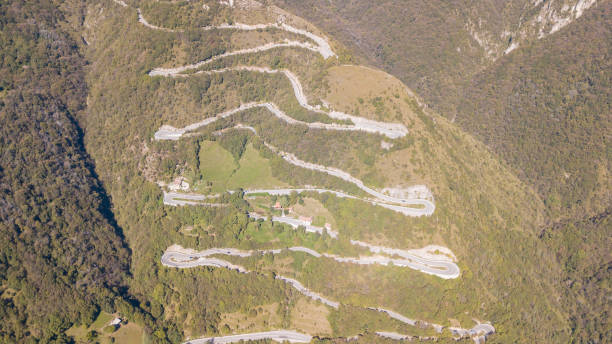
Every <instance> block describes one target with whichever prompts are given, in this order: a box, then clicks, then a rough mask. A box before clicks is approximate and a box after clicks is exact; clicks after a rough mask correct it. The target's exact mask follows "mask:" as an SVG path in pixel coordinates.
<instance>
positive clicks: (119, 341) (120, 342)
mask: <svg viewBox="0 0 612 344" xmlns="http://www.w3.org/2000/svg"><path fill="white" fill-rule="evenodd" d="M116 316H117V315H116V314H109V313H106V312H100V314H99V315H98V318H97V319H96V320H95V321H94V322H93V323H92V324H91V325H90V326H89V327H85V326H78V327H76V326H73V327H71V328H70V329H69V330H68V331H67V332H66V334H68V335H69V336H71V337H73V338H74V340H75V342H76V343H91V342H92V341H91V340H90V339H88V337H90V338H91V336H88V334H89V333H91V331H95V333H96V335H95V337H94V338H95V339H93V340H94V342H97V343H101V344H105V343H115V344H139V343H144V333H143V331H142V327H141V326H139V325H137V324H135V323H133V322H130V323H128V324H123V325H121V327H119V329H117V330H116V331H115V332H112V333H111V332H106V331H105V328H107V326H108V324H109V323H110V322H111V320H113V319H114V318H115V317H116ZM111 338H112V339H111Z"/></svg>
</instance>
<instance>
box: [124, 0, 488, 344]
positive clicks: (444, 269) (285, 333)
mask: <svg viewBox="0 0 612 344" xmlns="http://www.w3.org/2000/svg"><path fill="white" fill-rule="evenodd" d="M113 1H114V2H115V3H117V4H118V5H120V6H122V7H129V6H128V5H127V4H126V3H125V2H124V1H121V0H113ZM222 2H223V3H226V4H227V5H229V6H230V7H233V5H234V1H233V0H226V1H222ZM204 6H206V5H204ZM136 10H137V13H138V21H139V22H140V23H141V24H142V25H143V26H145V27H147V28H149V29H153V30H159V31H165V32H181V31H182V30H174V29H169V28H163V27H159V26H156V25H153V24H151V23H149V22H148V21H147V20H146V19H145V18H144V16H143V15H142V12H141V10H140V9H136ZM268 28H272V29H279V30H284V31H287V32H292V33H295V34H298V35H301V36H303V37H305V38H307V39H308V40H309V41H308V42H300V41H295V40H288V39H285V40H284V41H282V42H275V43H267V44H264V45H261V46H258V47H254V48H248V49H241V50H236V51H231V52H227V53H224V54H220V55H217V56H214V57H211V58H210V59H207V60H204V61H200V62H198V63H194V64H191V65H187V66H181V67H176V68H168V69H162V68H156V69H154V70H152V71H151V72H150V73H149V75H150V76H165V77H187V76H188V75H189V74H183V73H185V72H187V71H190V70H195V69H198V68H201V67H203V66H205V65H206V64H208V63H211V62H213V61H216V60H218V59H222V58H225V57H230V56H237V55H243V54H252V53H258V52H263V51H268V50H272V49H279V48H301V49H306V50H310V51H313V52H317V53H319V54H320V55H321V56H322V57H323V58H324V59H328V58H330V57H332V56H336V55H335V53H334V52H333V51H332V49H331V47H330V45H329V43H328V41H327V39H325V38H323V37H321V36H318V35H315V34H313V33H311V32H309V31H307V30H302V29H298V28H295V27H293V26H290V25H288V24H285V23H273V24H257V25H248V24H241V23H235V24H221V25H217V26H208V27H202V28H201V29H202V30H245V31H249V30H259V29H268ZM313 42H314V44H313ZM233 71H251V72H258V73H268V74H274V73H282V74H284V76H285V77H287V79H288V80H289V82H290V83H291V85H292V88H293V92H294V95H295V97H296V99H297V101H298V103H299V104H300V106H302V107H303V108H305V109H307V110H309V111H312V112H316V113H321V114H325V115H327V116H329V117H330V118H333V119H338V120H348V121H351V122H352V123H353V124H352V125H349V124H337V123H332V124H327V123H307V122H302V121H298V120H296V119H293V118H291V117H290V116H288V115H287V114H285V113H284V112H283V111H281V110H280V109H279V108H278V106H276V105H275V104H273V103H270V102H259V103H248V104H242V105H241V106H240V107H238V108H236V109H231V110H228V111H226V112H224V113H221V114H218V115H216V116H215V117H212V118H208V119H205V120H203V121H201V122H198V123H195V124H192V125H189V126H186V127H184V128H179V129H177V128H173V127H171V126H167V125H166V126H162V128H160V130H159V131H158V132H156V133H155V139H156V140H178V139H180V138H181V137H182V136H183V135H184V134H186V133H187V132H189V131H193V130H195V129H198V128H201V127H203V126H206V125H208V124H210V123H213V122H214V121H217V120H219V119H222V118H226V117H229V116H231V115H233V114H236V113H238V112H240V111H245V110H248V109H251V108H255V107H263V108H266V109H267V110H268V111H270V112H271V113H272V114H273V115H275V116H276V117H278V118H280V119H282V120H284V121H286V122H288V123H290V124H296V125H298V124H299V125H306V126H308V127H309V128H315V129H324V130H346V131H348V130H351V131H357V130H359V131H364V132H370V133H377V134H382V135H385V136H387V137H389V138H391V139H396V138H400V137H403V136H406V135H407V133H408V131H407V129H406V127H405V126H404V125H402V124H399V123H383V122H378V121H373V120H369V119H366V118H362V117H357V116H353V115H350V114H346V113H342V112H338V111H334V110H328V109H327V108H322V107H320V106H312V105H310V104H309V103H308V100H307V97H306V95H305V93H304V91H303V88H302V85H301V83H300V81H299V79H298V78H297V76H296V75H295V74H294V73H292V72H291V71H289V70H274V69H269V68H264V67H249V66H238V67H228V68H223V69H219V70H210V71H205V70H202V71H197V72H196V74H198V73H208V74H212V73H226V72H233ZM249 128H250V129H252V130H253V131H254V129H253V128H251V127H249ZM275 151H276V152H277V153H278V154H279V155H281V156H282V157H283V159H285V160H286V161H288V162H289V163H291V164H293V165H296V166H300V167H302V168H306V169H311V170H316V171H319V172H323V173H327V174H329V175H332V176H335V177H338V178H341V179H343V180H345V181H347V182H350V183H352V184H354V185H356V186H357V187H359V188H360V189H361V190H363V191H364V192H366V193H368V194H369V195H370V196H372V197H373V199H361V200H363V201H367V202H370V203H371V204H375V205H379V206H382V207H385V208H388V209H392V210H395V211H398V212H401V213H403V214H405V215H407V216H422V215H431V214H433V212H434V210H435V205H434V203H433V198H432V197H425V198H422V197H421V198H418V197H417V198H410V197H408V198H407V197H398V196H397V195H394V194H391V195H390V194H386V193H384V192H380V191H378V190H374V189H372V188H369V187H367V186H366V185H365V184H363V182H362V181H360V180H359V179H357V178H355V177H353V176H351V175H350V174H349V173H347V172H344V171H342V170H339V169H336V168H332V167H326V166H322V165H317V164H313V163H309V162H305V161H302V160H300V159H298V158H297V157H296V156H295V155H294V154H291V153H287V152H282V151H279V150H275ZM296 190H303V191H317V192H331V193H335V194H336V195H337V196H339V197H347V198H354V199H360V198H357V197H355V196H350V195H348V194H345V193H342V192H338V191H332V190H324V189H278V190H250V191H248V192H251V193H261V192H264V193H270V194H287V193H290V192H292V191H296ZM383 191H385V190H383ZM427 192H428V193H429V191H428V190H427ZM245 193H246V192H245ZM429 194H430V193H429ZM209 198H214V197H211V196H205V195H198V194H182V193H170V192H169V193H166V192H164V204H167V205H172V206H184V205H205V206H226V205H225V204H217V203H206V202H204V201H205V200H207V199H209ZM406 205H419V206H422V208H409V207H406ZM252 217H255V216H252ZM272 220H273V221H277V222H283V223H287V224H289V225H291V226H293V227H297V226H301V225H304V224H303V223H302V222H301V221H299V220H296V219H293V218H290V217H284V216H281V217H273V218H272ZM305 228H306V230H307V231H312V232H317V233H319V234H321V233H322V228H320V227H316V226H310V225H306V226H305ZM328 232H329V233H330V235H331V236H333V237H334V238H335V237H337V235H338V234H337V233H336V232H333V231H328ZM350 242H351V244H353V245H357V246H360V247H364V248H367V249H368V250H369V251H370V252H372V253H375V254H377V255H373V256H361V257H341V256H338V255H332V254H327V253H319V252H317V251H315V250H312V249H310V248H306V247H300V246H296V247H289V248H286V249H284V250H289V251H293V252H302V253H305V254H309V255H311V256H314V257H316V258H322V257H325V258H331V259H334V260H336V261H338V262H345V263H353V264H381V265H390V264H393V265H396V266H401V267H409V268H412V269H416V270H419V271H422V272H424V273H429V274H432V275H436V276H438V277H441V278H457V277H458V276H459V268H458V266H457V265H456V264H455V263H454V261H453V260H454V255H453V254H452V252H451V251H450V250H448V249H447V248H444V247H439V246H428V247H425V248H422V249H419V250H400V249H393V248H387V247H382V246H375V245H371V244H368V243H365V242H361V241H357V240H351V241H350ZM282 251H283V249H274V250H259V251H242V250H238V249H232V248H212V249H208V250H205V251H201V252H195V251H193V250H187V249H183V248H182V247H179V246H171V247H169V248H168V249H167V250H166V252H164V254H163V256H162V259H161V260H162V264H163V265H165V266H168V267H174V268H191V267H196V266H212V267H217V268H226V269H231V270H235V271H238V272H241V273H249V271H248V270H246V269H245V268H243V267H241V266H239V265H235V264H232V263H230V262H228V261H225V260H223V259H219V258H216V257H212V256H214V255H230V256H238V257H249V256H251V255H253V254H264V253H272V254H279V253H281V252H282ZM394 257H400V258H394ZM276 278H277V279H280V280H283V281H285V282H286V283H288V284H290V285H292V286H293V287H294V288H295V289H297V290H298V291H300V292H301V293H303V294H304V295H307V296H309V297H310V298H312V299H315V300H318V301H320V302H322V303H324V304H326V305H328V306H330V307H334V308H339V305H340V304H339V303H338V302H335V301H331V300H329V299H327V298H325V297H323V296H321V295H319V294H317V293H315V292H313V291H311V290H309V289H307V288H305V287H304V286H303V285H302V284H301V283H300V282H299V281H297V280H295V279H292V278H288V277H283V276H280V275H277V276H276ZM373 309H375V310H377V311H380V312H385V313H386V314H387V315H389V316H390V317H391V318H394V319H396V320H398V321H401V322H404V323H406V324H409V325H412V326H416V325H417V323H423V324H427V325H431V326H433V327H434V328H435V329H436V330H437V331H438V332H440V331H441V330H442V326H441V325H437V324H429V323H426V322H421V321H416V320H413V319H410V318H407V317H405V316H403V315H401V314H399V313H395V312H393V311H390V310H386V309H383V308H373ZM449 330H450V331H451V333H452V334H454V335H458V336H459V338H464V337H472V338H474V340H475V341H477V342H479V341H480V340H481V339H483V340H484V338H486V336H487V335H489V334H492V333H494V332H495V328H494V327H493V326H492V325H491V324H488V323H479V324H477V325H476V326H474V327H473V328H472V329H469V330H468V329H463V328H457V327H449ZM376 333H377V334H378V335H380V336H384V337H387V338H393V339H396V340H403V339H407V338H408V337H409V336H406V335H402V334H398V333H394V332H384V331H380V332H376ZM265 339H270V340H274V341H278V342H282V341H288V342H291V343H309V342H310V341H311V340H312V337H311V336H310V335H307V334H302V333H299V332H295V331H290V330H277V331H268V332H256V333H246V334H238V335H231V336H221V337H208V338H200V339H194V340H190V341H188V342H186V343H185V344H187V343H190V344H202V343H234V342H238V341H244V340H265Z"/></svg>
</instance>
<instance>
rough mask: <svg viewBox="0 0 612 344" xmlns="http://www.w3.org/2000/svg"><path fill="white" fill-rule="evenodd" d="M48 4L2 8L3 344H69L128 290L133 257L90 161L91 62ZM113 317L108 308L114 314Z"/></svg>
mask: <svg viewBox="0 0 612 344" xmlns="http://www.w3.org/2000/svg"><path fill="white" fill-rule="evenodd" d="M61 21H62V14H61V13H60V12H59V11H58V10H57V9H56V7H55V6H54V4H53V3H52V2H49V1H31V2H23V1H8V2H7V1H3V2H2V3H1V4H0V46H1V47H2V48H1V49H0V132H1V133H0V294H1V295H2V297H1V298H0V319H2V321H1V322H0V342H2V343H25V342H37V341H39V342H41V343H51V342H58V343H65V342H67V340H68V338H67V336H66V335H65V334H64V331H65V330H66V329H67V328H68V327H70V326H71V324H72V323H75V322H76V323H85V324H87V323H91V322H92V321H93V319H95V317H96V315H97V314H98V312H99V310H100V305H103V304H112V301H113V298H114V296H115V295H116V294H115V291H116V290H117V289H115V288H121V287H123V286H124V285H125V284H124V283H125V281H124V278H125V277H126V275H127V274H128V268H129V250H128V249H127V248H126V247H125V243H124V241H123V238H122V234H121V229H120V228H118V227H117V225H116V224H115V223H114V220H113V215H112V213H111V210H110V204H109V200H108V197H107V196H106V194H105V191H104V189H103V188H102V186H101V185H100V183H99V182H98V181H97V179H96V176H95V174H94V172H93V167H92V166H93V165H92V161H91V159H90V158H89V156H88V154H87V153H86V152H85V149H84V147H83V142H82V132H81V130H80V129H79V126H78V124H77V123H76V117H77V116H79V114H80V113H81V112H82V111H83V110H84V108H85V102H86V96H87V87H86V85H85V83H84V79H83V76H84V74H83V66H84V60H83V58H82V57H81V56H80V55H79V52H78V50H77V48H76V45H75V43H74V42H73V41H72V40H71V39H70V37H69V36H68V35H67V34H66V33H65V32H62V31H61V30H60V29H59V28H58V26H59V23H60V22H61ZM106 308H108V307H106Z"/></svg>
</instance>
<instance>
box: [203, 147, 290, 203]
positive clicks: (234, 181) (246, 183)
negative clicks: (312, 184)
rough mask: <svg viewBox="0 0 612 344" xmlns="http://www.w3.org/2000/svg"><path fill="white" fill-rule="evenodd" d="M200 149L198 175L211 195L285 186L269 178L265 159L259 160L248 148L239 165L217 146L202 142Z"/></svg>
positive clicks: (259, 157)
mask: <svg viewBox="0 0 612 344" xmlns="http://www.w3.org/2000/svg"><path fill="white" fill-rule="evenodd" d="M200 147H201V148H200V154H199V159H200V171H201V172H202V175H203V177H204V180H205V181H206V182H210V183H212V187H211V192H223V191H225V190H233V189H237V188H274V187H282V186H286V185H287V184H286V183H283V182H281V181H279V180H277V179H276V178H274V177H272V170H271V169H270V164H269V162H268V159H265V158H262V157H261V156H260V155H259V152H258V151H257V150H256V149H255V148H253V145H251V144H248V145H247V146H246V149H245V151H244V153H243V154H242V156H241V157H240V160H239V161H238V163H236V161H235V160H234V158H233V157H232V154H231V153H230V152H228V151H227V150H225V149H224V148H223V147H221V145H219V144H218V143H217V142H212V141H203V142H202V143H201V146H200Z"/></svg>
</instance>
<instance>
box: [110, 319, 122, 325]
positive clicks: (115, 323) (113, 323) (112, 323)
mask: <svg viewBox="0 0 612 344" xmlns="http://www.w3.org/2000/svg"><path fill="white" fill-rule="evenodd" d="M109 325H111V326H119V325H121V318H115V319H113V320H111V322H110V323H109Z"/></svg>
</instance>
